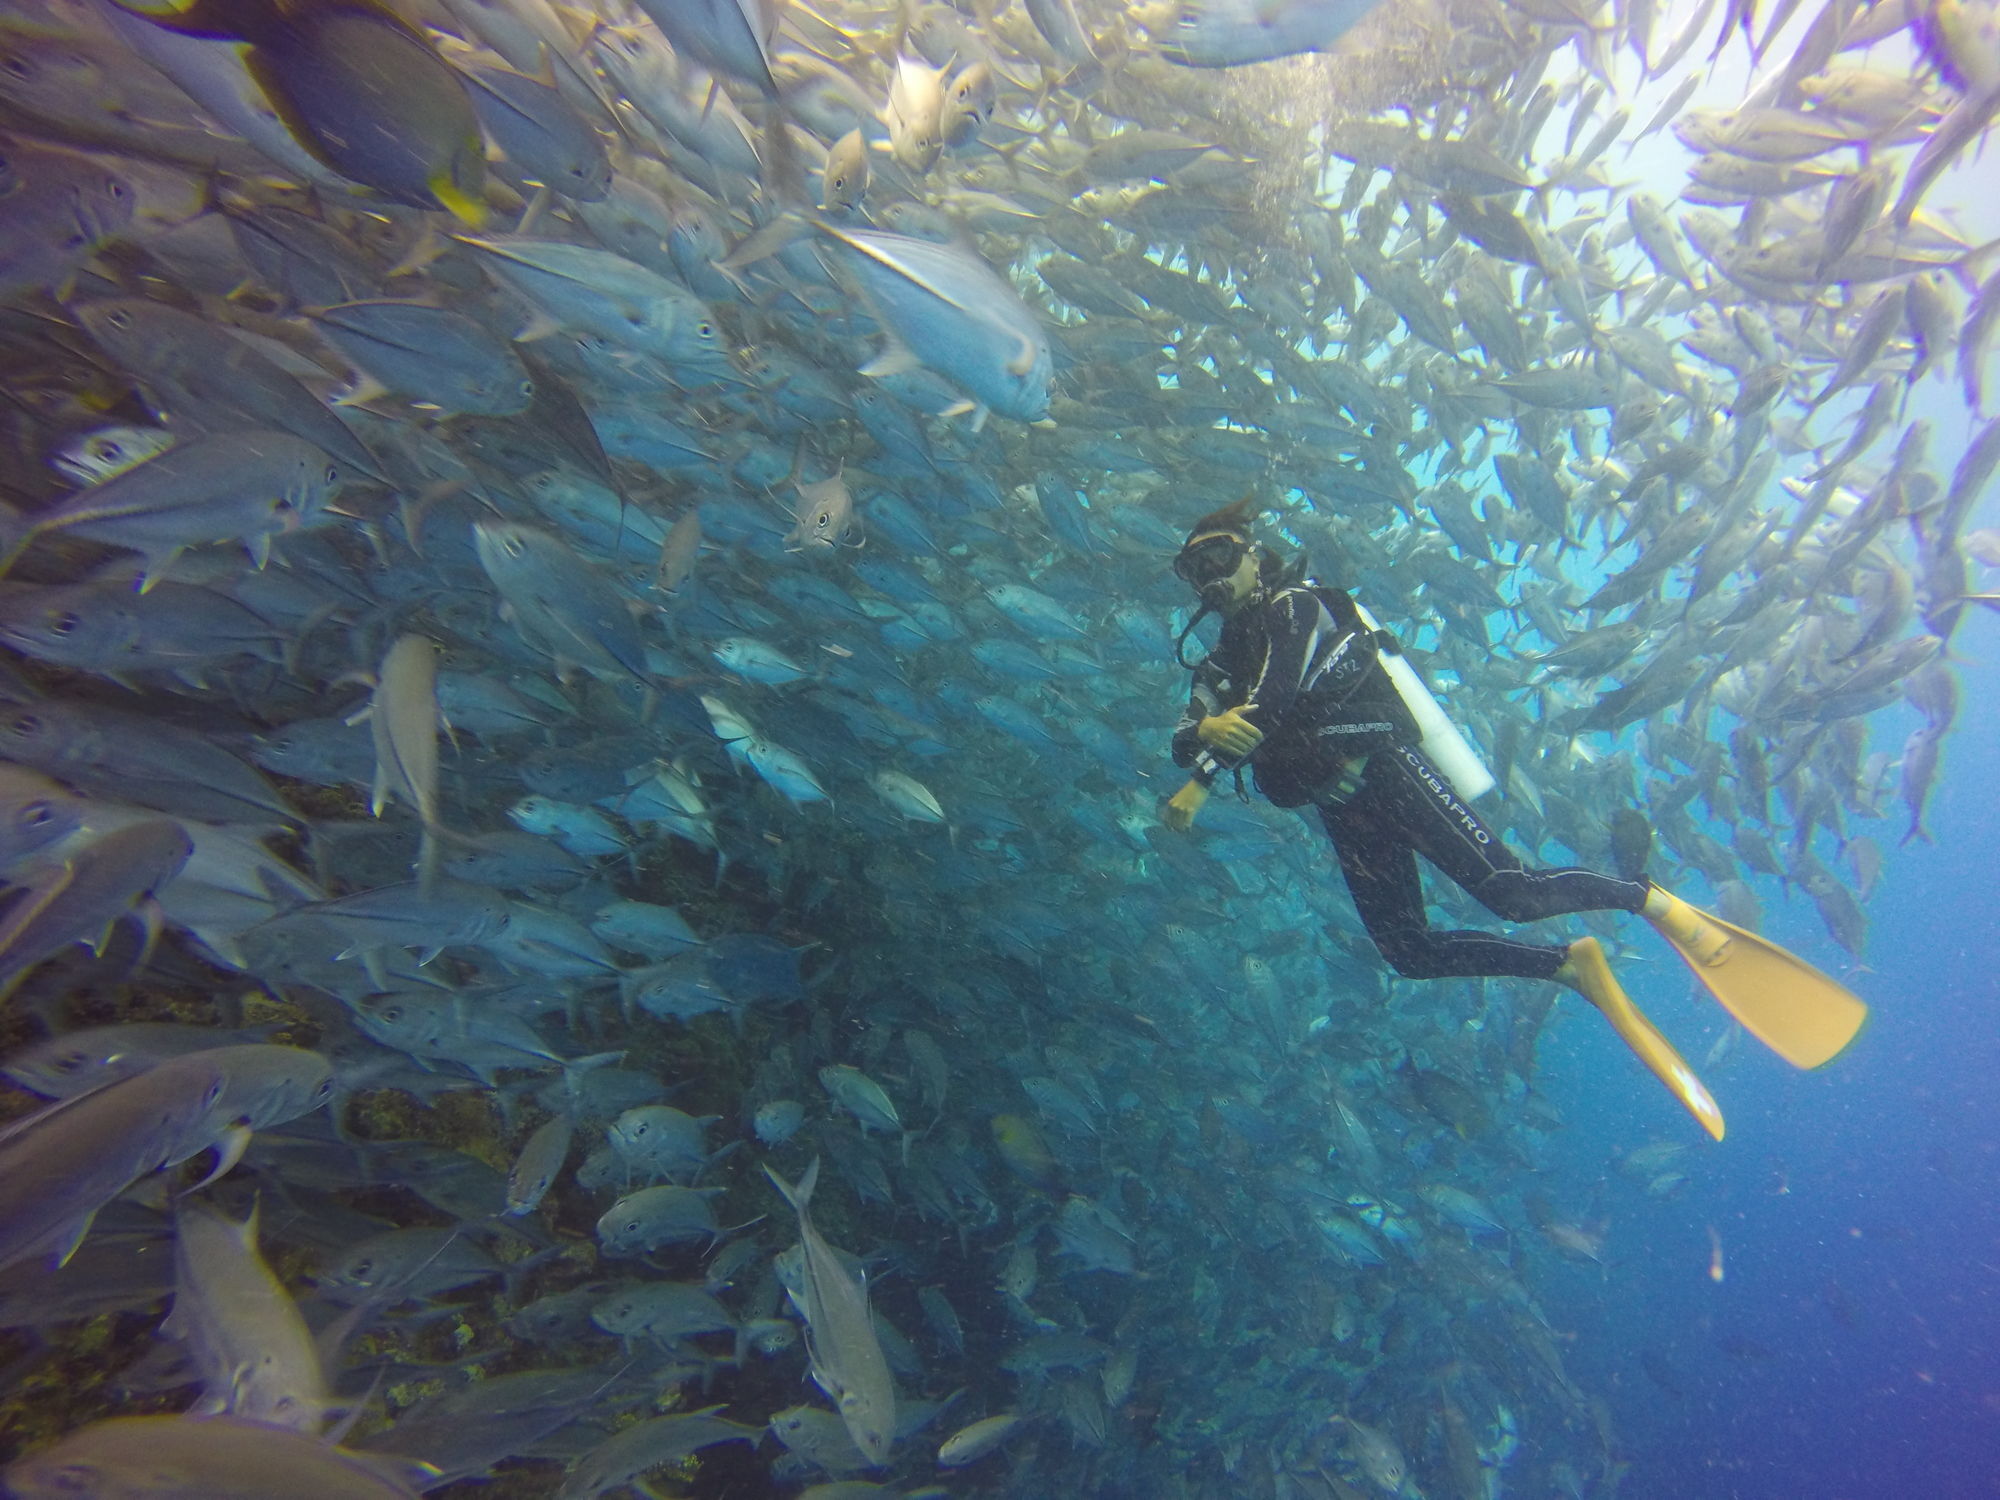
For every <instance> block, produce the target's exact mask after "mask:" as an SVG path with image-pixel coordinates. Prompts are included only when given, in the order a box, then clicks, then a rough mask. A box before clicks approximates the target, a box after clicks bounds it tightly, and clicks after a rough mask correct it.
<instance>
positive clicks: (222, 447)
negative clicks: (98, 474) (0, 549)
mask: <svg viewBox="0 0 2000 1500" xmlns="http://www.w3.org/2000/svg"><path fill="white" fill-rule="evenodd" d="M341 478H342V475H341V471H340V467H339V465H337V464H336V463H334V461H333V460H332V459H331V458H329V457H328V456H327V455H326V454H325V453H323V452H321V451H320V450H319V449H318V448H316V447H314V446H313V445H312V444H311V443H308V442H306V441H304V440H303V439H301V438H296V437H293V436H292V435H291V434H290V433H286V432H275V431H272V430H270V429H262V430H250V431H245V432H231V433H224V434H218V435H216V436H213V437H206V438H197V439H194V440H192V441H190V442H186V443H181V444H178V445H176V446H174V447H171V448H167V449H165V450H163V451H162V452H160V453H158V454H156V455H155V456H154V457H152V458H149V459H147V460H146V461H145V462H144V463H140V464H135V465H134V466H132V467H131V468H128V469H125V470H123V471H122V472H120V473H118V474H116V475H114V476H112V477H111V478H109V479H106V480H104V481H103V482H102V483H100V484H95V485H92V486H91V487H90V488H88V489H85V490H79V491H78V492H77V493H76V494H74V495H72V496H70V497H69V499H67V500H64V501H61V502H59V503H58V504H57V505H55V506H54V507H53V508H51V509H49V510H46V511H42V512H40V513H39V514H37V515H35V516H34V517H33V518H31V520H30V521H29V524H28V527H27V530H26V533H25V535H24V536H22V537H21V538H20V539H19V540H18V541H17V543H16V544H15V546H14V548H13V551H12V552H11V553H10V554H9V556H8V557H7V558H5V559H0V567H4V566H6V565H7V564H9V563H11V562H12V560H13V558H14V557H17V556H18V555H19V554H20V552H21V550H22V549H23V548H25V547H26V546H28V545H29V544H30V543H31V542H33V541H34V540H35V539H37V538H39V537H42V536H46V535H48V534H49V533H51V532H56V531H62V532H68V533H69V534H71V535H73V536H80V537H85V538H87V539H89V540H91V541H98V542H108V543H110V544H111V545H113V546H116V547H125V548H129V549H130V550H132V551H134V552H137V553H139V554H140V555H141V557H142V558H143V559H144V562H143V564H142V573H141V582H140V587H139V591H140V592H141V593H144V592H145V591H146V590H147V589H149V588H151V587H152V585H153V583H154V582H155V581H156V580H157V579H158V578H159V576H160V575H161V574H162V573H163V572H165V571H166V569H167V567H168V566H169V565H170V564H171V563H172V562H173V560H174V559H175V558H176V557H178V556H179V555H180V554H181V553H182V552H183V551H184V550H185V549H187V548H189V547H196V546H200V545H202V544H203V543H205V542H241V543H242V544H243V545H244V546H245V547H246V548H248V549H249V551H250V554H251V556H252V557H253V558H254V559H255V560H256V562H257V565H258V566H259V567H262V566H263V565H264V563H265V561H266V560H268V559H269V557H270V555H271V539H272V538H273V537H274V536H278V535H281V534H282V533H284V532H288V531H295V530H297V529H298V528H299V527H301V526H308V525H311V524H313V523H314V522H315V521H317V520H318V519H319V516H320V512H321V511H322V510H323V509H324V508H325V506H326V502H327V499H328V497H329V496H330V495H332V494H333V493H334V491H335V490H337V489H338V488H339V487H340V483H341Z"/></svg>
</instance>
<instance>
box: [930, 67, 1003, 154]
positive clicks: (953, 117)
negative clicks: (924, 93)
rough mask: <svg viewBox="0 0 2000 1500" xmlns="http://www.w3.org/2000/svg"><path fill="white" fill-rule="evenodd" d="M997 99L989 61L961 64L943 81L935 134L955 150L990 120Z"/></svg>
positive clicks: (977, 133) (997, 86)
mask: <svg viewBox="0 0 2000 1500" xmlns="http://www.w3.org/2000/svg"><path fill="white" fill-rule="evenodd" d="M999 103H1000V90H999V85H998V83H997V82H996V81H995V79H994V76H993V66H992V64H990V63H985V62H976V63H973V64H972V65H971V66H970V67H966V68H961V69H960V70H959V71H958V72H957V73H955V74H954V75H953V76H952V79H951V82H950V83H948V84H946V85H945V90H944V109H943V112H942V115H941V117H940V120H939V134H940V136H941V138H942V139H943V141H944V144H945V146H946V147H948V148H949V149H951V150H953V151H957V150H962V149H963V148H964V147H967V146H970V145H971V144H972V143H973V142H974V141H976V140H978V139H979V137H980V134H981V133H982V132H983V131H984V130H985V129H986V127H987V125H988V124H990V123H991V122H992V119H993V111H994V110H995V109H996V108H997V107H998V106H999Z"/></svg>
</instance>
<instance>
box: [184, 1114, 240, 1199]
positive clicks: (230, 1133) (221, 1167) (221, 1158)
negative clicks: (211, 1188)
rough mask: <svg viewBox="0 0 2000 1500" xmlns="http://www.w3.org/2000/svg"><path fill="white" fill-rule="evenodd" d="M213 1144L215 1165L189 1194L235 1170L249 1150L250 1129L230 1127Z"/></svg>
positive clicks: (190, 1189)
mask: <svg viewBox="0 0 2000 1500" xmlns="http://www.w3.org/2000/svg"><path fill="white" fill-rule="evenodd" d="M214 1144H215V1165H214V1166H213V1167H211V1168H210V1169H209V1173H208V1175H207V1176H206V1177H204V1178H202V1180H201V1181H200V1182H197V1183H196V1184H195V1185H194V1186H193V1187H191V1188H189V1189H188V1191H189V1192H191V1193H198V1192H200V1191H201V1190H202V1189H203V1188H205V1187H207V1186H208V1185H209V1184H210V1183H211V1182H214V1181H215V1180H216V1179H217V1178H218V1177H226V1176H228V1175H229V1173H230V1172H231V1171H233V1170H234V1169H235V1167H236V1164H237V1163H238V1162H239V1161H241V1160H243V1153H244V1152H245V1151H247V1150H248V1149H249V1148H250V1127H249V1126H247V1125H231V1126H230V1127H229V1128H228V1129H226V1130H224V1131H223V1132H222V1135H221V1136H220V1137H219V1138H218V1139H217V1140H216V1141H215V1143H214Z"/></svg>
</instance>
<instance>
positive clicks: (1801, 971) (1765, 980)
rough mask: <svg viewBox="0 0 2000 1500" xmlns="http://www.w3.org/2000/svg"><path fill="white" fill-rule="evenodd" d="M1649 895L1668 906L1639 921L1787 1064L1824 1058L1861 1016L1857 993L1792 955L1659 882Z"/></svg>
mask: <svg viewBox="0 0 2000 1500" xmlns="http://www.w3.org/2000/svg"><path fill="white" fill-rule="evenodd" d="M1654 895H1655V896H1666V903H1667V907H1666V910H1665V911H1664V912H1660V913H1658V914H1655V913H1653V912H1648V913H1646V914H1645V915H1646V920H1647V921H1649V922H1651V923H1652V924H1653V927H1654V929H1655V930H1656V931H1657V932H1658V933H1659V934H1660V936H1661V937H1663V938H1665V939H1666V940H1667V941H1668V942H1669V943H1671V944H1672V945H1673V948H1674V951H1675V952H1676V953H1678V954H1680V956H1681V958H1682V959H1683V960H1685V961H1686V963H1687V966H1688V967H1689V968H1690V969H1692V970H1693V971H1694V977H1695V978H1697V979H1699V980H1700V981H1701V982H1702V984H1703V985H1704V986H1705V987H1706V988H1707V990H1708V992H1709V993H1710V994H1711V995H1713V996H1714V997H1715V998H1716V1000H1717V1001H1718V1002H1719V1003H1720V1004H1721V1005H1722V1008H1723V1009H1724V1010H1726V1011H1728V1012H1729V1013H1730V1014H1731V1015H1732V1016H1734V1017H1735V1018H1736V1019H1737V1021H1738V1022H1739V1023H1740V1024H1741V1025H1742V1027H1743V1029H1744V1030H1745V1031H1747V1032H1749V1033H1750V1035H1752V1036H1754V1037H1755V1038H1757V1040H1758V1041H1760V1042H1762V1043H1763V1044H1764V1045H1765V1046H1766V1047H1769V1048H1770V1049H1771V1050H1772V1051H1773V1052H1775V1053H1777V1054H1778V1056H1780V1057H1782V1058H1783V1059H1784V1060H1785V1061H1786V1062H1788V1063H1790V1064H1791V1065H1792V1066H1793V1067H1795V1068H1817V1067H1819V1066H1820V1065H1821V1064H1823V1063H1827V1062H1831V1061H1832V1060H1833V1059H1834V1058H1835V1057H1837V1056H1838V1055H1839V1054H1840V1052H1841V1050H1842V1049H1843V1048H1845V1047H1846V1046H1847V1044H1848V1043H1849V1042H1851V1041H1853V1040H1854V1036H1855V1033H1856V1032H1858V1031H1860V1030H1861V1023H1862V1022H1864V1021H1865V1020H1867V1019H1868V1006H1867V1004H1866V1003H1865V1002H1863V1001H1862V999H1861V998H1860V997H1859V996H1858V995H1856V994H1855V993H1854V992H1853V991H1852V990H1849V989H1848V988H1847V987H1846V986H1845V985H1843V984H1841V983H1840V982H1839V981H1838V980H1836V979H1834V978H1832V977H1831V976H1829V975H1827V974H1824V973H1821V972H1820V970H1818V969H1816V968H1814V967H1813V966H1812V965H1811V964H1809V963H1807V962H1806V961H1805V960H1804V959H1802V958H1800V957H1799V956H1798V955H1797V954H1795V953H1791V952H1789V951H1787V950H1786V949H1784V948H1781V947H1779V946H1778V945H1777V944H1776V943H1774V942H1772V941H1771V940H1770V939H1769V938H1763V937H1759V936H1758V935H1757V934H1756V933H1754V932H1746V931H1745V930H1744V929H1743V928H1741V927H1738V926H1736V925H1735V924H1734V923H1731V922H1725V921H1723V920H1722V918H1720V917H1718V916H1716V915H1714V914H1713V913H1711V912H1705V911H1703V910H1702V909H1701V908H1700V907H1698V906H1690V905H1689V904H1688V903H1687V902H1685V901H1683V900H1681V899H1680V898H1679V897H1678V896H1667V895H1666V893H1665V892H1664V891H1661V890H1659V888H1658V887H1655V888H1654ZM1648 904H1649V905H1653V904H1655V903H1653V902H1651V901H1649V902H1648Z"/></svg>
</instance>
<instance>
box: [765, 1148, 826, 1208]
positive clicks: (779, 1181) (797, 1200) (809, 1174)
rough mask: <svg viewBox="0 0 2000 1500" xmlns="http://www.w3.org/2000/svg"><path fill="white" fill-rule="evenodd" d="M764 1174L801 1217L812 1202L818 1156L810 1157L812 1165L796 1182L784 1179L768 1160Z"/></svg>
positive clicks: (817, 1176) (816, 1179)
mask: <svg viewBox="0 0 2000 1500" xmlns="http://www.w3.org/2000/svg"><path fill="white" fill-rule="evenodd" d="M764 1175H765V1176H766V1177H768V1178H770V1179H771V1185H772V1186H773V1187H775V1188H777V1190H778V1192H779V1193H780V1194H781V1195H782V1196H783V1198H784V1200H785V1201H786V1202H787V1203H789V1204H791V1206H792V1212H794V1213H796V1214H797V1215H798V1216H799V1217H800V1218H802V1219H803V1218H804V1217H805V1215H806V1209H807V1208H808V1207H809V1206H810V1205H811V1203H812V1195H813V1189H814V1188H815V1187H816V1186H818V1184H819V1158H818V1157H817V1156H815V1157H814V1158H813V1159H812V1165H811V1166H809V1167H807V1168H806V1170H805V1175H804V1176H803V1177H801V1178H800V1179H799V1180H798V1182H797V1183H790V1182H787V1181H785V1179H784V1178H782V1177H780V1176H779V1175H778V1173H777V1170H776V1169H775V1168H774V1167H772V1166H771V1165H770V1163H768V1162H766V1163H765V1165H764Z"/></svg>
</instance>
